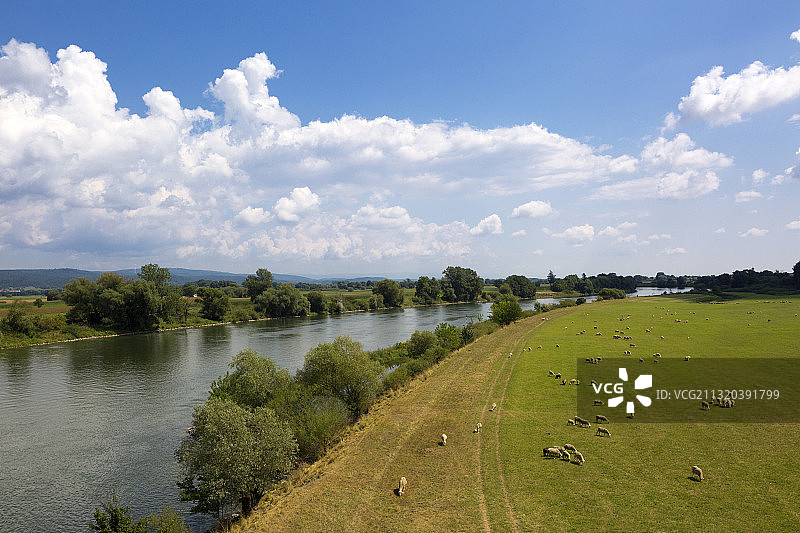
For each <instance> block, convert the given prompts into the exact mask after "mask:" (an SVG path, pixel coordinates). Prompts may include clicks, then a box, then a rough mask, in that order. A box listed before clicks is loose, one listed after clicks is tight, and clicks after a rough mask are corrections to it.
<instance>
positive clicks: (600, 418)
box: [594, 415, 608, 424]
mask: <svg viewBox="0 0 800 533" xmlns="http://www.w3.org/2000/svg"><path fill="white" fill-rule="evenodd" d="M594 421H595V422H598V423H600V422H605V423H606V424H608V418H606V417H604V416H603V415H595V417H594Z"/></svg>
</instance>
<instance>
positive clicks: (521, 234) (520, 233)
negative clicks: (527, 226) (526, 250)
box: [511, 229, 528, 237]
mask: <svg viewBox="0 0 800 533" xmlns="http://www.w3.org/2000/svg"><path fill="white" fill-rule="evenodd" d="M527 234H528V232H527V231H525V230H524V229H521V230H519V231H515V232H514V233H512V234H511V236H512V237H524V236H525V235H527Z"/></svg>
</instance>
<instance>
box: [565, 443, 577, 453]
mask: <svg viewBox="0 0 800 533" xmlns="http://www.w3.org/2000/svg"><path fill="white" fill-rule="evenodd" d="M564 449H565V450H567V451H568V452H572V453H575V452H577V451H578V448H576V447H575V446H573V445H572V444H565V445H564Z"/></svg>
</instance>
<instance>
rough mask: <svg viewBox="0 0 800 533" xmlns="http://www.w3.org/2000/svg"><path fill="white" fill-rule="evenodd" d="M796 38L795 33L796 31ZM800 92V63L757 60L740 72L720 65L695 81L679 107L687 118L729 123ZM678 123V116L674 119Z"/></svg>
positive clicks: (722, 123)
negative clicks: (785, 65)
mask: <svg viewBox="0 0 800 533" xmlns="http://www.w3.org/2000/svg"><path fill="white" fill-rule="evenodd" d="M792 36H793V38H794V34H792ZM798 96H800V65H796V66H793V67H790V68H788V69H785V68H783V67H777V68H771V67H768V66H767V65H764V64H763V63H762V62H761V61H755V62H753V63H751V64H750V65H748V66H747V67H745V68H744V69H742V70H741V71H740V72H737V73H735V74H731V75H729V76H725V72H724V70H723V68H722V67H721V66H716V67H714V68H712V69H711V70H709V71H708V72H707V73H706V74H704V75H702V76H698V77H697V78H695V79H694V81H693V82H692V87H691V89H690V90H689V94H688V95H687V96H684V97H683V98H681V102H680V104H678V109H679V110H680V111H681V113H682V116H683V117H685V118H687V119H695V118H696V119H701V120H703V121H705V122H706V123H707V124H709V125H710V126H726V125H729V124H734V123H737V122H742V121H743V120H745V118H746V116H747V115H750V114H752V113H755V112H758V111H762V110H764V109H768V108H770V107H774V106H776V105H779V104H782V103H784V102H788V101H790V100H794V99H795V98H797V97H798ZM671 122H672V123H673V125H674V122H675V120H674V119H673V120H672V121H671Z"/></svg>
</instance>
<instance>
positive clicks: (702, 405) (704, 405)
mask: <svg viewBox="0 0 800 533" xmlns="http://www.w3.org/2000/svg"><path fill="white" fill-rule="evenodd" d="M700 409H701V410H702V411H708V410H709V409H711V406H710V405H708V402H706V401H703V402H700Z"/></svg>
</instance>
